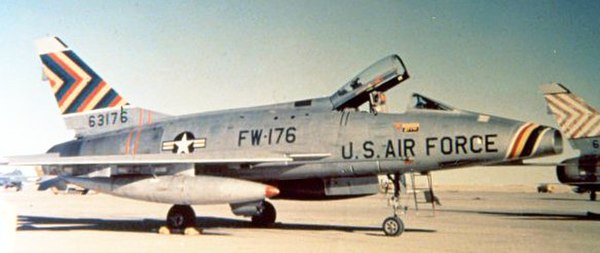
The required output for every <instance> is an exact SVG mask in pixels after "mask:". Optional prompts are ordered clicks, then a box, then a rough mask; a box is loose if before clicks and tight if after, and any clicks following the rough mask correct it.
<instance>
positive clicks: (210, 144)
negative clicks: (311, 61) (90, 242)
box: [3, 37, 562, 236]
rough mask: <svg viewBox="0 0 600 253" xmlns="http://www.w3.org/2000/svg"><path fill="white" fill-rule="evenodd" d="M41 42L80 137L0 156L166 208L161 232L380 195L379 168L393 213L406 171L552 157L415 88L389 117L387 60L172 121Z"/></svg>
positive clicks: (540, 133) (501, 126)
mask: <svg viewBox="0 0 600 253" xmlns="http://www.w3.org/2000/svg"><path fill="white" fill-rule="evenodd" d="M37 45H38V53H39V55H40V58H41V60H42V65H43V70H44V74H45V75H46V77H48V80H49V81H50V87H51V90H52V92H53V93H54V97H55V98H56V102H57V104H58V107H59V109H60V112H61V113H62V115H63V117H64V119H65V122H66V125H67V127H69V128H70V129H73V130H75V135H76V138H74V139H72V140H70V141H67V142H64V143H59V144H56V145H55V146H53V147H52V148H50V149H49V150H48V152H47V153H46V154H41V155H34V156H21V157H9V158H7V159H6V161H5V162H3V163H4V164H8V165H12V166H21V165H34V166H35V165H40V166H42V168H43V171H44V172H46V173H47V174H53V175H56V176H57V178H54V179H51V180H48V181H44V182H42V183H41V184H40V185H44V186H50V185H52V184H54V183H58V182H61V183H63V184H64V183H65V182H67V183H71V184H77V185H79V186H81V187H84V188H88V189H92V190H96V191H100V192H104V193H108V194H112V195H115V196H120V197H124V198H132V199H138V200H146V201H152V202H160V203H169V204H173V206H172V207H171V209H170V210H169V212H168V213H167V219H166V224H167V227H168V228H173V229H184V228H187V227H194V226H195V225H196V224H195V223H196V215H195V213H194V210H193V209H192V208H191V205H203V204H204V205H206V204H229V205H230V207H231V211H232V212H233V213H234V214H236V215H241V216H247V217H248V216H249V217H252V218H251V220H252V223H253V224H254V225H258V226H266V225H270V224H273V223H274V222H275V219H276V211H275V208H274V207H273V205H272V204H271V203H270V202H269V201H267V199H268V198H279V199H291V200H334V199H335V200H337V199H343V198H355V197H361V196H367V195H372V194H377V193H378V189H379V180H378V175H381V174H383V175H388V177H390V178H391V179H392V182H393V184H394V194H393V197H392V198H391V201H393V202H394V204H393V205H392V207H397V206H398V204H399V202H398V199H399V197H400V195H399V194H400V192H399V191H400V180H401V178H402V174H403V173H407V172H423V173H425V172H429V171H433V170H442V169H451V168H458V167H461V166H465V165H486V164H494V163H505V162H513V161H518V160H522V159H527V158H536V157H541V156H546V155H552V154H557V153H560V152H561V151H562V145H561V142H560V140H561V136H560V134H559V133H558V131H556V130H555V129H553V128H549V127H544V126H539V125H537V124H533V123H527V122H521V121H517V120H511V119H506V118H502V117H496V116H491V115H487V114H480V113H475V112H471V111H466V110H461V109H458V108H455V107H452V106H449V105H445V104H443V103H440V102H438V101H436V100H433V99H430V98H427V97H425V96H423V95H420V94H413V96H412V97H411V99H412V102H411V104H410V106H409V109H408V110H407V111H406V112H404V113H388V112H387V111H386V104H385V101H386V99H385V92H386V91H388V90H389V89H391V88H393V87H396V86H397V85H399V84H400V83H402V82H404V81H406V80H407V79H408V78H409V75H408V72H407V71H406V68H405V66H404V63H403V62H402V60H401V59H400V57H399V56H397V55H390V56H388V57H385V58H383V59H381V60H379V61H378V62H376V63H374V64H373V65H371V66H369V67H368V68H367V69H365V70H364V71H362V72H360V73H359V74H358V75H356V76H355V77H353V78H351V79H350V81H349V82H348V83H346V84H344V85H343V86H342V87H341V88H340V89H338V90H337V91H334V92H332V94H331V95H329V96H325V97H318V98H310V99H304V100H301V101H295V102H289V103H281V104H274V105H265V106H258V107H251V108H241V109H233V110H226V111H217V112H206V113H197V114H191V115H182V116H170V115H167V114H163V113H158V112H155V111H151V110H146V109H143V108H139V107H133V106H131V105H129V103H128V102H127V101H128V100H126V99H125V98H124V97H122V96H121V95H119V93H117V92H116V90H114V89H113V88H112V87H110V86H109V85H108V84H107V83H106V82H105V81H104V80H103V79H102V78H101V77H100V76H99V75H98V74H96V73H95V72H94V71H93V70H92V69H91V68H90V67H89V66H87V65H86V64H85V63H84V62H83V61H82V60H81V58H79V57H78V56H77V55H76V54H75V53H74V52H73V51H72V50H71V49H69V48H68V47H67V46H66V45H65V44H64V43H63V42H62V41H61V40H59V39H58V38H55V37H48V38H43V39H41V40H40V41H38V43H37ZM342 64H345V63H342ZM361 109H366V110H361ZM119 112H120V113H121V114H119V115H116V114H114V113H119ZM125 112H126V115H125ZM99 115H103V116H101V117H100V116H99ZM107 115H108V116H107ZM115 115H116V116H115ZM300 115H301V116H300ZM92 116H93V117H92ZM123 116H126V118H124V119H126V122H124V123H123V122H121V121H119V119H120V118H121V119H123ZM98 126H102V127H98ZM31 142H32V143H33V142H35V140H31ZM397 210H398V209H396V208H394V209H393V212H394V214H393V216H391V217H388V218H386V219H385V220H384V222H383V224H382V230H383V232H384V233H385V234H386V235H390V236H396V235H399V234H401V233H402V231H403V230H404V224H403V223H402V221H401V220H400V219H399V218H398V216H397V213H396V211H397ZM284 222H285V221H284Z"/></svg>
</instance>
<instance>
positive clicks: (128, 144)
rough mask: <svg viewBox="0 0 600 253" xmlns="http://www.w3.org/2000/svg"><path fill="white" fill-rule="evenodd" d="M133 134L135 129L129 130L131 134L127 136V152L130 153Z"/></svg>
mask: <svg viewBox="0 0 600 253" xmlns="http://www.w3.org/2000/svg"><path fill="white" fill-rule="evenodd" d="M132 136H133V131H131V132H129V136H128V137H127V143H126V144H125V154H126V155H128V154H129V147H130V146H131V137H132Z"/></svg>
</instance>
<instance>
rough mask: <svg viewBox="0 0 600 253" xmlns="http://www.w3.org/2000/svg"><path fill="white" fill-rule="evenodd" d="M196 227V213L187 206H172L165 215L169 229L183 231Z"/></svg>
mask: <svg viewBox="0 0 600 253" xmlns="http://www.w3.org/2000/svg"><path fill="white" fill-rule="evenodd" d="M195 226H196V213H194V209H192V207H191V206H188V205H174V206H173V207H171V209H169V212H168V213H167V227H168V228H169V229H185V228H189V227H195Z"/></svg>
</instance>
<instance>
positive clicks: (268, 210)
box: [252, 200, 277, 227]
mask: <svg viewBox="0 0 600 253" xmlns="http://www.w3.org/2000/svg"><path fill="white" fill-rule="evenodd" d="M276 218H277V212H276V211H275V207H273V205H272V204H271V203H269V202H267V201H266V200H265V201H263V202H261V204H260V206H259V207H258V214H256V215H253V216H252V225H253V226H255V227H268V226H271V225H273V223H275V219H276Z"/></svg>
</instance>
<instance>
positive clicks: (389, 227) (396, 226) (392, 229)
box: [381, 216, 404, 236]
mask: <svg viewBox="0 0 600 253" xmlns="http://www.w3.org/2000/svg"><path fill="white" fill-rule="evenodd" d="M381 229H382V230H383V233H385V235H386V236H399V235H400V234H402V232H404V223H403V222H402V220H401V219H400V218H399V217H398V216H391V217H387V218H386V219H385V220H383V224H382V225H381Z"/></svg>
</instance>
